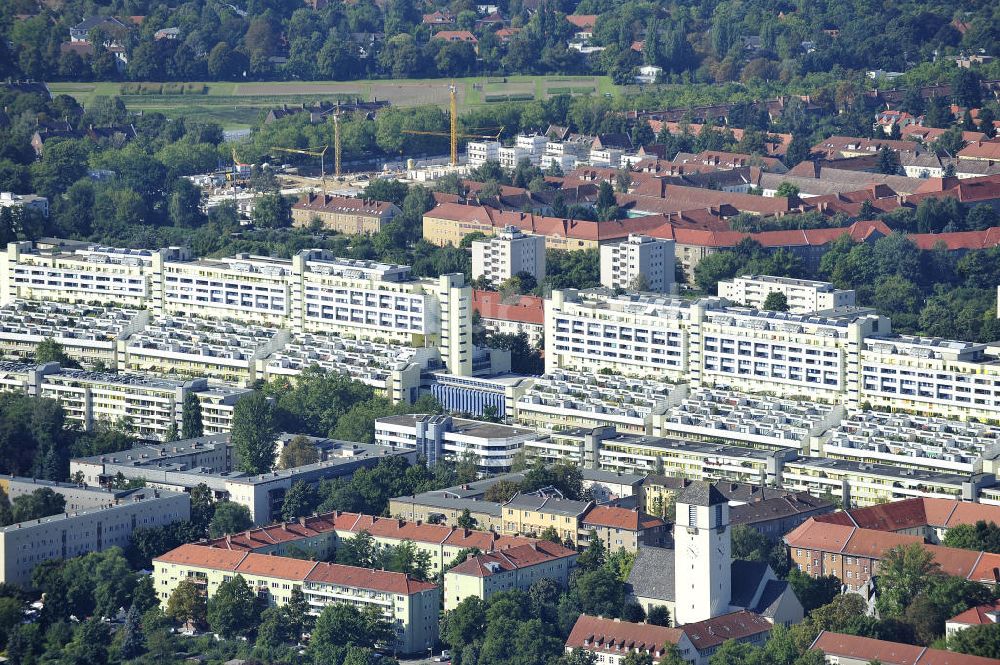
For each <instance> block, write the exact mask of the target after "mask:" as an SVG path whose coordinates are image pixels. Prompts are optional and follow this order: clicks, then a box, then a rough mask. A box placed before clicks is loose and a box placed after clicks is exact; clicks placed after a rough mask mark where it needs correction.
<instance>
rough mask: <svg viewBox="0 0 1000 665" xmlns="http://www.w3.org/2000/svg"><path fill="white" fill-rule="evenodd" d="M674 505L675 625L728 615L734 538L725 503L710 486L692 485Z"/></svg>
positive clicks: (727, 503)
mask: <svg viewBox="0 0 1000 665" xmlns="http://www.w3.org/2000/svg"><path fill="white" fill-rule="evenodd" d="M676 505H677V514H676V522H675V523H674V602H675V605H674V621H675V622H676V624H677V625H683V624H686V623H694V622H695V621H704V620H705V619H711V618H712V617H716V616H719V615H720V614H726V613H728V612H729V601H730V600H731V599H732V588H731V587H732V563H733V556H732V536H731V534H730V530H729V502H728V501H727V500H726V497H725V496H723V494H722V493H721V492H720V491H719V490H718V489H716V488H715V486H714V485H712V484H711V483H707V482H703V481H695V482H693V483H691V484H690V485H689V486H688V487H687V488H686V489H684V490H683V491H681V493H680V494H679V495H678V496H677V502H676Z"/></svg>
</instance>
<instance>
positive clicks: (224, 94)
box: [48, 76, 617, 129]
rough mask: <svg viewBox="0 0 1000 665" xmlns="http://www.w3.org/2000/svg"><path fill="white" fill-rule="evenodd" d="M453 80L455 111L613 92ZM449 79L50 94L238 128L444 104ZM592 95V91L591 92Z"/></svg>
mask: <svg viewBox="0 0 1000 665" xmlns="http://www.w3.org/2000/svg"><path fill="white" fill-rule="evenodd" d="M489 81H490V82H487V79H486V78H485V77H476V78H464V79H456V80H455V85H456V87H457V88H458V100H459V110H461V109H463V108H473V107H476V106H482V105H485V104H490V103H494V102H495V101H502V100H505V99H507V98H513V99H517V100H523V99H529V98H532V99H545V98H546V97H548V96H551V95H553V94H558V93H563V92H571V93H572V94H588V92H589V91H593V90H596V91H597V93H598V94H604V93H612V94H615V93H616V92H617V88H616V87H615V86H614V85H613V84H612V82H611V79H610V78H609V77H607V76H574V77H560V76H508V77H506V80H505V81H504V80H503V77H499V78H496V77H491V78H490V79H489ZM450 84H451V81H450V80H448V79H407V80H381V79H379V80H367V81H277V82H244V83H234V82H222V83H218V82H216V83H204V84H201V83H198V84H197V85H199V86H200V85H204V86H205V93H204V94H191V95H180V94H128V95H122V84H121V83H113V82H101V83H50V84H48V85H49V89H50V90H51V91H52V94H53V95H61V94H63V95H70V96H72V97H75V98H76V99H77V100H78V101H79V102H80V103H82V104H84V105H86V104H87V103H88V102H89V101H90V100H91V99H93V98H94V97H96V96H99V95H100V96H108V97H111V96H117V97H121V98H122V100H123V101H124V102H125V105H126V106H127V107H128V108H129V109H132V110H136V111H138V110H144V111H150V112H152V111H158V112H160V113H163V114H164V115H166V116H168V117H185V118H197V119H199V120H212V121H215V122H218V123H220V124H222V126H223V127H225V128H226V129H240V128H245V127H249V126H251V125H253V124H254V122H255V121H256V119H257V117H258V116H259V114H260V112H261V110H262V109H268V108H271V107H274V106H280V105H281V104H289V105H292V104H303V103H310V102H314V101H317V100H321V99H333V98H336V97H342V98H347V97H354V96H358V97H363V98H365V99H371V98H372V97H373V96H374V97H377V98H379V99H388V100H389V101H390V102H392V103H393V105H395V106H404V107H405V106H420V105H425V104H436V105H439V106H447V104H448V86H449V85H450ZM590 94H592V93H590Z"/></svg>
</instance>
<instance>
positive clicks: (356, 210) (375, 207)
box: [292, 194, 401, 235]
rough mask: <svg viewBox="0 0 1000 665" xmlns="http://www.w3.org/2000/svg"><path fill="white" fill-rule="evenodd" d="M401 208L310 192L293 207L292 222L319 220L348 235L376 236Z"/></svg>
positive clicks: (307, 224)
mask: <svg viewBox="0 0 1000 665" xmlns="http://www.w3.org/2000/svg"><path fill="white" fill-rule="evenodd" d="M400 212H401V210H400V209H399V208H398V207H397V206H396V205H395V204H393V203H388V202H386V201H376V200H375V199H355V198H351V197H347V196H330V195H327V194H307V195H306V196H305V197H304V198H302V199H301V200H299V202H298V203H296V204H295V205H293V206H292V225H293V226H300V227H302V226H305V227H308V226H310V225H311V224H313V223H314V222H318V223H319V224H320V225H321V228H323V229H325V230H327V231H336V232H337V233H344V234H347V235H362V234H364V235H374V234H376V233H378V232H379V231H381V230H382V229H383V227H385V225H386V224H388V223H389V222H391V221H392V218H393V217H395V216H396V215H398V214H399V213H400Z"/></svg>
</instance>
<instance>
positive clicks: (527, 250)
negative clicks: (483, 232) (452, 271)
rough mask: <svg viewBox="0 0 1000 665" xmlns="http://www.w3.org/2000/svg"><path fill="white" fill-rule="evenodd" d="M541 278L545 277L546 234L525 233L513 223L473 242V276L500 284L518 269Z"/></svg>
mask: <svg viewBox="0 0 1000 665" xmlns="http://www.w3.org/2000/svg"><path fill="white" fill-rule="evenodd" d="M522 272H525V273H528V274H529V275H531V276H532V277H534V278H535V279H536V280H538V281H539V282H540V281H542V278H544V277H545V236H536V235H526V234H524V233H521V231H520V230H519V229H517V228H516V227H513V226H508V227H506V228H504V230H503V231H501V232H499V233H497V234H496V235H494V236H493V237H491V238H488V239H486V240H476V241H473V243H472V278H473V279H477V278H479V277H485V278H486V279H488V280H489V281H490V282H492V283H493V284H500V283H502V282H504V281H505V280H508V279H510V278H511V277H514V276H515V275H517V274H518V273H522Z"/></svg>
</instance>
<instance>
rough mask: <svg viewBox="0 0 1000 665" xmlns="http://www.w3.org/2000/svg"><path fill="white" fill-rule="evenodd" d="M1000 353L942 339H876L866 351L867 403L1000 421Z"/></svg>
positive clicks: (868, 342) (863, 375)
mask: <svg viewBox="0 0 1000 665" xmlns="http://www.w3.org/2000/svg"><path fill="white" fill-rule="evenodd" d="M998 359H1000V349H998V348H997V347H996V346H992V345H987V344H974V343H972V342H962V341H957V340H946V339H940V338H936V337H913V336H910V335H898V336H893V337H888V336H872V337H869V338H868V339H866V340H865V341H864V344H863V345H862V348H861V401H862V403H867V404H868V405H870V406H873V407H875V408H879V409H892V410H897V411H906V412H910V413H918V414H925V415H933V416H943V417H946V418H956V417H957V418H964V419H969V418H976V419H980V420H985V421H988V422H993V423H998V422H1000V364H998V363H997V361H998Z"/></svg>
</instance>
